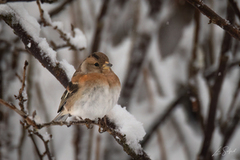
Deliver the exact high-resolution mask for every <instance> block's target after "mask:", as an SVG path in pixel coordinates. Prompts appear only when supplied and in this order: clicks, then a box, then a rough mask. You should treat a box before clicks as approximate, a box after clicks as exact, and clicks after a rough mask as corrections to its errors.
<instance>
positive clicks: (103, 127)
mask: <svg viewBox="0 0 240 160" xmlns="http://www.w3.org/2000/svg"><path fill="white" fill-rule="evenodd" d="M98 125H99V129H98V132H99V133H103V132H106V131H107V117H106V116H104V117H103V118H98Z"/></svg>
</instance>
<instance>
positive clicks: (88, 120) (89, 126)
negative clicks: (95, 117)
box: [85, 118, 93, 129]
mask: <svg viewBox="0 0 240 160" xmlns="http://www.w3.org/2000/svg"><path fill="white" fill-rule="evenodd" d="M85 121H86V127H87V128H88V129H92V128H93V125H92V120H91V119H88V118H86V119H85Z"/></svg>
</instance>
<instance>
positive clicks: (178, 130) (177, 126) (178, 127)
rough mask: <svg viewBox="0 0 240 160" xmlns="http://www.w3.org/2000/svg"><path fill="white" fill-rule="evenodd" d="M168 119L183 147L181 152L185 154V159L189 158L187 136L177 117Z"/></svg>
mask: <svg viewBox="0 0 240 160" xmlns="http://www.w3.org/2000/svg"><path fill="white" fill-rule="evenodd" d="M170 121H171V123H172V125H173V129H174V130H175V131H176V135H177V137H178V139H179V141H180V143H181V146H182V148H183V152H184V153H185V155H186V160H191V149H190V148H189V147H188V144H187V140H186V139H187V136H185V135H186V134H185V133H184V131H183V129H182V127H181V125H180V124H179V123H178V121H177V119H176V118H175V117H174V116H171V117H170Z"/></svg>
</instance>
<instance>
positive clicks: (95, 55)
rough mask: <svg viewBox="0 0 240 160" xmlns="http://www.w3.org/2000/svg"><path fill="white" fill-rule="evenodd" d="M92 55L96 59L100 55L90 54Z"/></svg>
mask: <svg viewBox="0 0 240 160" xmlns="http://www.w3.org/2000/svg"><path fill="white" fill-rule="evenodd" d="M92 56H93V57H95V58H96V59H99V58H100V57H99V56H98V55H96V54H95V53H93V54H92Z"/></svg>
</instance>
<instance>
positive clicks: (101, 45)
mask: <svg viewBox="0 0 240 160" xmlns="http://www.w3.org/2000/svg"><path fill="white" fill-rule="evenodd" d="M204 2H205V3H206V4H207V5H208V6H209V7H210V8H211V9H213V10H214V11H215V12H216V13H217V14H218V15H220V16H221V17H223V18H226V17H227V15H229V14H230V13H233V16H232V19H235V21H233V20H231V21H230V22H232V23H235V24H239V17H238V16H236V15H235V12H234V9H233V6H231V5H230V6H229V5H228V3H229V1H228V0H206V1H204ZM23 4H24V7H25V8H26V10H27V11H28V12H29V14H30V15H31V16H33V17H35V18H36V19H37V20H38V21H39V23H40V24H41V37H44V38H46V39H47V41H48V43H49V45H50V46H51V47H52V48H53V49H54V50H55V51H57V59H58V60H63V59H65V60H66V61H67V62H68V63H70V64H72V65H73V66H74V67H75V68H77V67H78V66H79V64H80V63H81V62H82V61H83V60H84V59H85V58H86V57H87V56H88V55H89V54H90V53H92V52H95V51H101V52H103V53H105V54H106V55H107V56H108V57H109V59H110V62H111V63H112V64H113V70H114V72H115V73H116V74H117V75H118V77H119V78H120V81H121V84H122V92H121V96H120V98H119V102H118V103H119V104H120V105H122V107H126V108H127V110H128V111H129V112H130V113H131V114H132V115H134V116H135V117H136V119H137V120H138V121H140V122H142V123H143V126H144V129H145V131H146V136H145V138H144V140H143V141H142V147H143V149H144V150H145V151H146V152H147V154H148V155H149V156H150V158H151V159H152V160H176V159H178V160H193V159H196V158H197V157H198V154H199V153H200V151H201V147H202V144H203V141H204V130H205V129H206V126H207V124H208V112H209V106H211V105H210V104H211V103H214V102H217V104H216V105H217V109H216V111H215V115H216V117H215V119H214V118H213V119H212V121H213V122H214V124H215V130H214V132H213V137H212V139H211V145H210V153H212V154H214V153H215V152H216V151H218V150H219V149H220V151H222V147H224V146H228V147H229V148H231V150H235V149H236V151H235V152H233V153H228V154H226V155H225V156H222V154H218V155H214V156H212V154H210V156H209V158H208V159H225V160H230V159H231V160H235V159H240V143H239V142H240V137H239V135H240V130H239V124H238V121H239V117H240V116H239V110H240V109H239V108H240V97H239V91H240V81H239V80H240V76H239V74H240V73H239V62H240V54H239V52H240V50H239V49H240V48H239V47H240V46H239V41H238V40H236V39H233V38H231V37H229V39H227V38H226V39H225V41H224V35H225V32H224V30H223V29H222V28H220V27H218V26H216V25H213V24H209V19H208V18H206V17H205V16H204V15H202V14H201V13H199V12H198V11H197V10H196V9H195V8H194V7H192V6H191V5H190V4H189V3H187V2H186V1H185V0H62V1H56V2H54V3H52V4H48V3H44V4H42V9H43V10H44V11H45V12H48V13H49V15H50V17H51V19H52V21H53V22H58V21H60V22H62V24H63V29H64V30H65V31H66V32H69V33H70V32H71V25H73V26H74V27H76V28H79V29H80V30H81V31H82V32H83V33H84V35H85V37H86V41H87V47H86V48H85V49H84V50H81V51H80V50H76V49H70V48H69V46H67V45H64V44H65V42H64V41H63V39H62V38H61V37H60V34H59V33H58V32H57V31H56V30H54V29H53V28H52V27H48V26H46V27H44V25H43V23H42V22H41V19H40V13H39V9H38V6H37V4H36V2H29V3H26V2H25V3H23ZM227 6H228V7H227ZM235 7H236V8H239V7H240V3H239V2H238V4H237V3H235ZM227 8H228V9H227ZM228 10H229V11H228ZM228 42H229V43H228ZM223 57H227V58H228V59H227V62H226V65H225V66H223V69H222V70H221V67H219V66H221V65H222V63H223V62H222V58H223ZM25 60H27V61H28V62H29V66H28V69H27V76H26V90H25V92H24V93H25V96H26V98H27V102H26V103H25V107H26V109H27V111H28V113H29V114H30V115H31V114H32V113H33V112H34V111H35V110H36V113H37V115H36V120H37V121H38V122H49V121H51V120H52V119H53V118H54V117H55V116H56V115H57V109H58V105H59V103H60V98H61V96H62V93H63V92H64V90H65V88H64V87H63V86H62V85H61V84H60V83H59V81H57V80H56V78H55V77H54V76H53V75H51V73H50V72H49V71H48V70H47V69H46V68H44V67H43V66H42V65H41V64H40V63H39V62H38V61H37V60H36V59H35V58H34V57H33V56H32V55H31V54H29V53H28V52H26V50H25V47H24V45H23V43H22V42H21V40H20V39H19V37H17V36H16V35H14V33H13V31H12V29H11V28H10V27H9V26H8V25H7V24H6V23H5V22H4V21H3V20H1V21H0V98H2V99H4V100H6V101H8V102H11V103H13V104H15V105H16V106H17V105H18V101H17V100H16V99H15V98H14V95H17V94H18V91H19V89H20V87H21V82H20V81H19V78H18V76H16V73H17V74H18V75H20V76H21V75H22V72H23V66H24V61H25ZM220 62H222V63H220ZM219 64H220V65H219ZM219 68H220V69H219ZM218 71H220V72H218ZM221 71H223V72H221ZM219 78H220V79H219ZM221 80H222V81H221ZM217 82H218V83H217ZM217 84H218V85H217ZM214 86H215V87H214ZM19 120H21V118H20V116H19V115H17V114H16V113H14V112H13V111H12V110H10V109H8V108H6V107H4V106H1V107H0V160H1V159H2V160H11V159H19V160H21V159H39V158H38V156H37V154H36V150H35V148H34V144H33V141H32V139H31V138H29V136H28V133H27V132H26V130H25V129H24V128H23V127H22V125H20V123H19ZM231 131H232V132H231ZM39 132H41V133H42V134H43V135H46V136H48V134H51V135H52V139H51V140H50V143H49V145H50V149H51V154H52V155H53V156H54V157H55V159H57V160H64V159H75V160H125V159H126V160H128V159H130V157H129V156H128V155H127V154H126V153H125V152H124V151H123V149H122V147H121V146H120V145H118V144H117V143H116V141H115V140H114V139H113V137H111V136H110V135H109V134H107V133H102V134H99V133H98V127H96V126H95V127H94V128H93V129H91V130H89V129H87V128H86V126H71V127H69V128H67V127H66V126H53V127H49V128H44V129H42V130H40V131H39ZM229 133H231V134H229ZM34 139H35V142H36V143H37V145H38V146H39V147H40V149H41V150H40V151H41V152H44V144H43V143H42V141H40V140H39V139H38V138H37V137H34ZM43 159H48V158H47V157H46V156H45V157H44V158H43Z"/></svg>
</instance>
